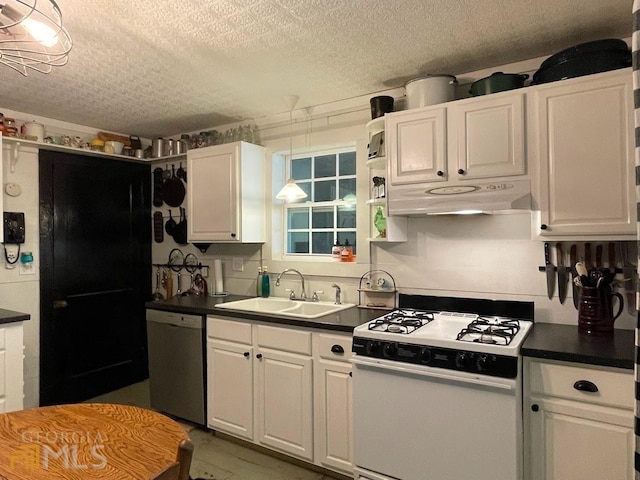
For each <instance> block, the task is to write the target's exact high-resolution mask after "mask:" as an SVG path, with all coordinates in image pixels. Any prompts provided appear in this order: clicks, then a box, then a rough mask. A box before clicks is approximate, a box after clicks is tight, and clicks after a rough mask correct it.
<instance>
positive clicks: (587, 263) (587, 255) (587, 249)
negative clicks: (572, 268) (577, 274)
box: [584, 243, 593, 270]
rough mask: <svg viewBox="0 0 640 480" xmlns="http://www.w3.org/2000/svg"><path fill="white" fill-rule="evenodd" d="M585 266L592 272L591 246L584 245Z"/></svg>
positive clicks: (588, 244)
mask: <svg viewBox="0 0 640 480" xmlns="http://www.w3.org/2000/svg"><path fill="white" fill-rule="evenodd" d="M584 265H585V267H587V270H591V269H592V268H593V265H591V244H590V243H585V244H584Z"/></svg>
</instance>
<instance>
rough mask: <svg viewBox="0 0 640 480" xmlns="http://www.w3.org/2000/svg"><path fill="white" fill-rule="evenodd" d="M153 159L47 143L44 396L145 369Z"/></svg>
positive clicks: (75, 393) (92, 391) (43, 156)
mask: <svg viewBox="0 0 640 480" xmlns="http://www.w3.org/2000/svg"><path fill="white" fill-rule="evenodd" d="M150 178H151V175H150V167H149V166H148V165H141V164H136V163H130V162H121V161H114V160H109V159H104V158H97V157H83V156H81V155H73V154H67V153H60V152H48V151H42V150H41V151H40V258H41V281H40V319H41V325H40V404H41V405H52V404H59V403H69V402H77V401H81V400H85V399H87V398H91V397H93V396H96V395H99V394H101V393H104V392H107V391H111V390H114V389H117V388H120V387H122V386H125V385H129V384H131V383H134V382H136V381H139V380H142V379H144V378H146V377H147V374H148V368H147V352H146V325H145V309H144V302H145V300H147V299H148V298H147V297H148V296H149V295H150V292H151V270H150V269H151V266H150V264H151V228H150V221H149V219H150V218H151V207H150V200H149V198H150V188H151V186H150V183H151V182H150Z"/></svg>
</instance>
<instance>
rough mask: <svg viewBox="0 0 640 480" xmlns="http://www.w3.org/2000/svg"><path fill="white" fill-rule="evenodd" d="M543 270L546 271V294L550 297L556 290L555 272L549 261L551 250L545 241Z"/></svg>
mask: <svg viewBox="0 0 640 480" xmlns="http://www.w3.org/2000/svg"><path fill="white" fill-rule="evenodd" d="M544 270H545V272H546V273H547V296H548V297H549V299H552V298H553V293H554V292H555V290H556V272H555V271H554V270H555V269H554V268H553V263H551V252H550V248H549V243H547V242H545V243H544Z"/></svg>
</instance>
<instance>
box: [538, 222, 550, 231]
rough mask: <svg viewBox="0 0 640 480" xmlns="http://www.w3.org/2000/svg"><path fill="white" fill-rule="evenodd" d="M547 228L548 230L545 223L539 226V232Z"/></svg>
mask: <svg viewBox="0 0 640 480" xmlns="http://www.w3.org/2000/svg"><path fill="white" fill-rule="evenodd" d="M547 228H549V227H547V225H546V224H545V223H543V224H542V225H540V230H546V229H547Z"/></svg>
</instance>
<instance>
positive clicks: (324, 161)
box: [314, 155, 336, 178]
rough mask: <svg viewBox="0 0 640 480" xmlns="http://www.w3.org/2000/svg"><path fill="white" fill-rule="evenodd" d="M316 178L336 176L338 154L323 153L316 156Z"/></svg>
mask: <svg viewBox="0 0 640 480" xmlns="http://www.w3.org/2000/svg"><path fill="white" fill-rule="evenodd" d="M314 174H315V175H314V176H315V178H322V177H335V176H336V156H335V155H321V156H319V157H316V164H315V168H314Z"/></svg>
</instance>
